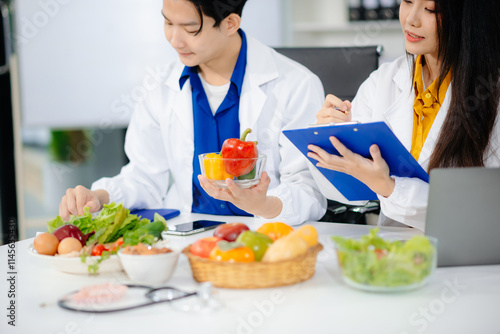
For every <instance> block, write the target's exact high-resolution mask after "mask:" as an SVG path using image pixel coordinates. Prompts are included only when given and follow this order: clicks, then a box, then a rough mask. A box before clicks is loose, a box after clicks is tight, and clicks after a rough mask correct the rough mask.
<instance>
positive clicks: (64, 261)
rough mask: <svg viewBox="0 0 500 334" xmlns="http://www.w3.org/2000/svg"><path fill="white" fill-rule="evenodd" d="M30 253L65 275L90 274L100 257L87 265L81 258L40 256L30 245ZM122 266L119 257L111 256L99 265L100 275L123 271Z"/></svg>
mask: <svg viewBox="0 0 500 334" xmlns="http://www.w3.org/2000/svg"><path fill="white" fill-rule="evenodd" d="M28 253H29V254H31V255H32V256H34V257H35V258H36V261H39V262H40V263H43V264H44V265H47V266H52V267H53V268H54V269H56V270H58V271H61V272H63V273H69V274H85V275H88V274H89V270H88V266H89V265H91V264H94V263H95V261H97V260H98V259H99V258H100V256H89V257H87V259H86V263H82V260H81V259H80V257H79V256H77V257H65V256H50V255H41V254H38V253H37V252H36V250H35V248H34V247H33V245H30V247H29V248H28ZM122 270H123V269H122V265H121V263H120V259H119V258H118V256H117V255H111V256H110V257H109V259H106V260H104V261H102V262H101V263H99V270H98V271H97V273H98V274H103V273H112V272H118V271H122Z"/></svg>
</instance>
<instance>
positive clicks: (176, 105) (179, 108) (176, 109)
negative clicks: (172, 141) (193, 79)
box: [165, 64, 194, 138]
mask: <svg viewBox="0 0 500 334" xmlns="http://www.w3.org/2000/svg"><path fill="white" fill-rule="evenodd" d="M183 68H184V66H183V65H182V64H178V65H177V66H176V67H175V68H174V69H173V70H172V72H171V73H170V75H169V77H168V78H167V80H166V83H165V84H166V85H167V86H168V87H169V88H170V89H171V91H172V92H173V96H172V98H171V100H169V105H168V106H167V108H168V109H169V110H168V115H175V118H172V117H170V120H175V121H179V124H176V126H181V127H182V130H183V132H184V133H185V135H188V136H189V137H191V138H193V136H194V135H193V100H192V94H191V83H190V81H189V80H187V81H186V82H185V83H184V86H183V87H182V90H181V89H180V86H179V78H180V76H181V73H182V70H183Z"/></svg>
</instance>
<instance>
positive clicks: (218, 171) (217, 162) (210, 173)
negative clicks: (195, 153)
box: [203, 153, 234, 180]
mask: <svg viewBox="0 0 500 334" xmlns="http://www.w3.org/2000/svg"><path fill="white" fill-rule="evenodd" d="M203 167H204V168H205V176H206V177H207V178H208V179H210V180H225V179H228V178H229V179H233V178H234V175H231V174H229V173H228V172H226V169H225V168H224V162H223V160H222V156H221V155H220V154H217V153H208V154H206V155H205V158H204V160H203Z"/></svg>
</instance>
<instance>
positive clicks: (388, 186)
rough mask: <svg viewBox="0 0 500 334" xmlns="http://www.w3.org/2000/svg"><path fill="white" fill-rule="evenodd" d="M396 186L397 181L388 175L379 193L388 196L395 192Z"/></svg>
mask: <svg viewBox="0 0 500 334" xmlns="http://www.w3.org/2000/svg"><path fill="white" fill-rule="evenodd" d="M394 187H396V181H395V180H394V179H393V178H392V177H390V176H388V178H387V179H386V180H385V182H384V184H383V186H382V187H381V189H380V191H379V192H378V194H379V195H381V196H383V197H386V198H387V197H389V196H391V195H392V193H393V192H394Z"/></svg>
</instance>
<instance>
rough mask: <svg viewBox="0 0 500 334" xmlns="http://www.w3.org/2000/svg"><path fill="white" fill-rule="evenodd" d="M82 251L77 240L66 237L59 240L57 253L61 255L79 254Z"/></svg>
mask: <svg viewBox="0 0 500 334" xmlns="http://www.w3.org/2000/svg"><path fill="white" fill-rule="evenodd" d="M81 249H82V243H81V242H80V240H78V239H77V238H73V237H68V238H64V239H62V240H61V242H60V243H59V247H57V252H58V253H59V254H61V255H63V254H68V253H71V252H79V251H80V250H81Z"/></svg>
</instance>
